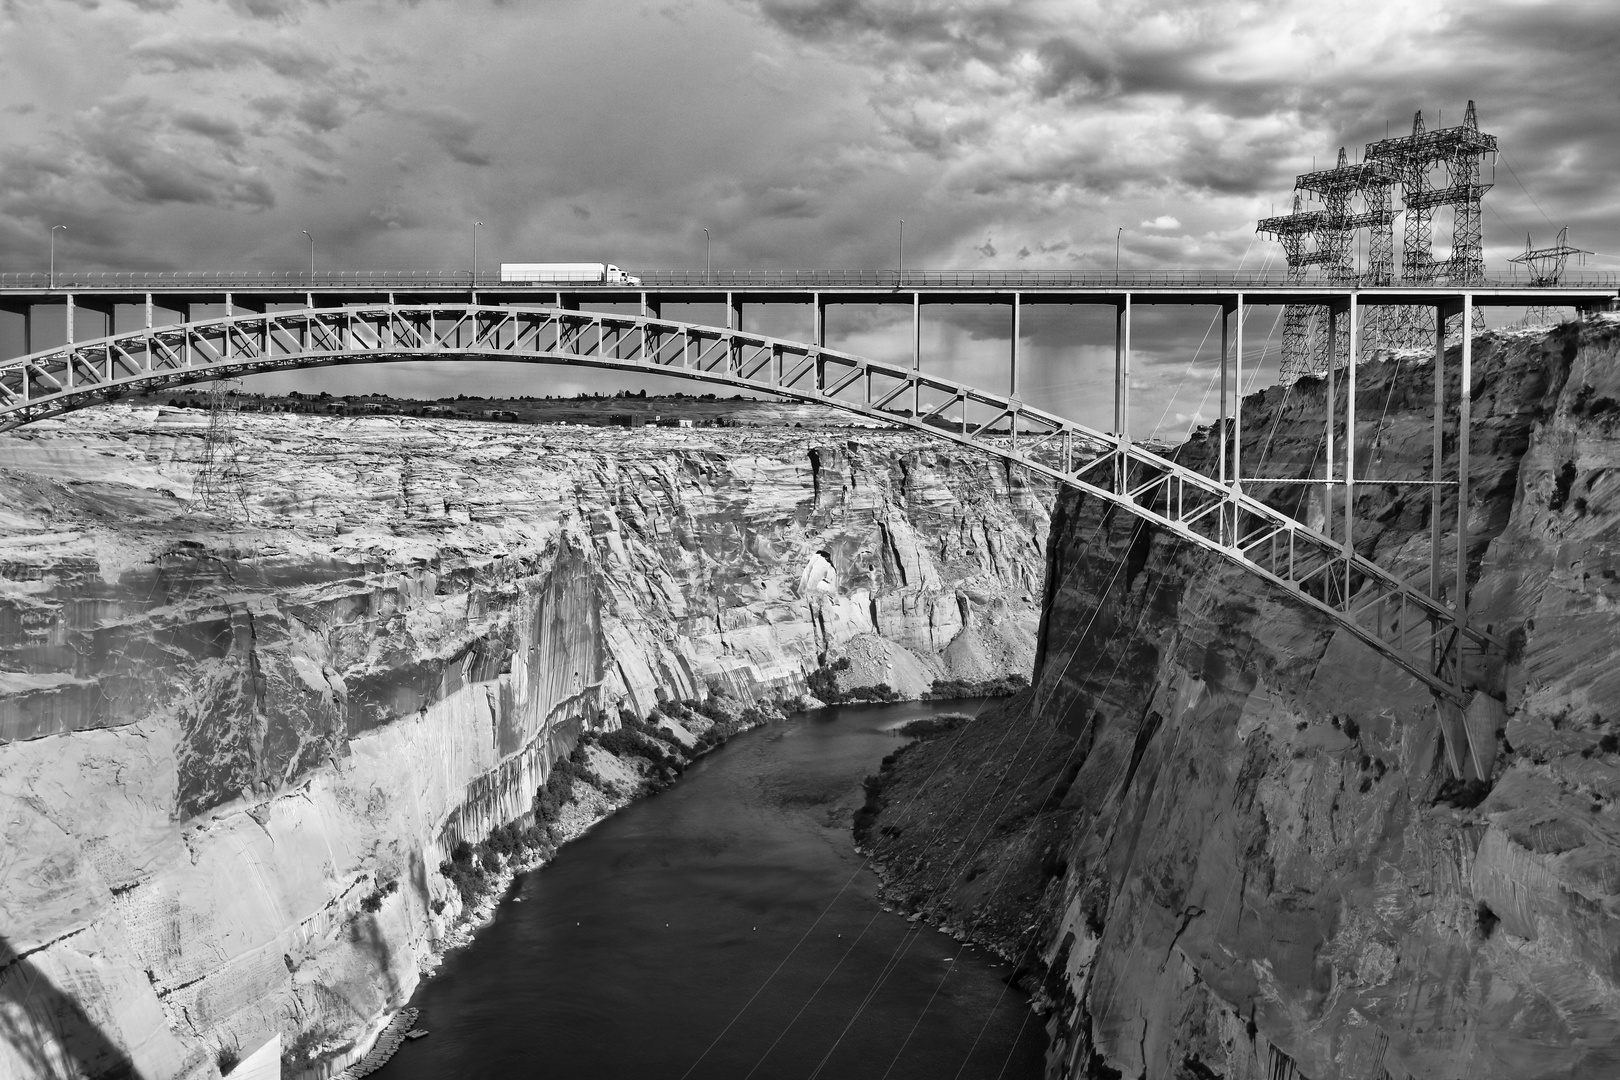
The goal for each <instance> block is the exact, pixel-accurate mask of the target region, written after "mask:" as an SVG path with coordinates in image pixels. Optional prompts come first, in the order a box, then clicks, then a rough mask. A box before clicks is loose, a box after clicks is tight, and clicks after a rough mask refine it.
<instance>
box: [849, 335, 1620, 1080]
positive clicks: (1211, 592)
mask: <svg viewBox="0 0 1620 1080" xmlns="http://www.w3.org/2000/svg"><path fill="white" fill-rule="evenodd" d="M1617 345H1620V328H1617V325H1616V323H1615V322H1614V321H1612V320H1611V319H1608V318H1599V319H1594V320H1591V321H1588V322H1586V323H1583V324H1581V325H1579V326H1575V325H1571V326H1566V327H1564V328H1562V329H1561V330H1559V331H1557V332H1554V333H1551V334H1549V335H1546V336H1545V337H1542V336H1539V335H1531V336H1526V335H1522V334H1521V335H1519V336H1517V337H1513V336H1498V337H1495V338H1490V339H1482V340H1480V341H1479V342H1477V343H1476V349H1475V391H1474V394H1473V408H1474V416H1475V421H1476V423H1475V429H1474V434H1473V438H1472V442H1471V446H1472V452H1473V455H1474V465H1475V471H1474V487H1473V498H1472V499H1471V500H1470V503H1469V505H1468V507H1467V513H1468V520H1469V522H1470V531H1471V535H1472V541H1471V543H1470V545H1469V553H1468V555H1469V579H1470V581H1471V583H1472V590H1471V604H1472V605H1473V607H1474V608H1475V610H1476V611H1477V618H1478V619H1479V620H1480V621H1481V622H1483V623H1485V624H1487V625H1489V626H1491V627H1492V628H1493V629H1494V630H1495V632H1497V633H1499V634H1500V635H1502V636H1503V637H1504V638H1505V639H1506V640H1507V644H1508V648H1507V650H1506V652H1505V654H1504V655H1501V656H1495V657H1489V656H1488V657H1483V658H1480V657H1474V658H1471V659H1470V664H1469V681H1470V683H1471V684H1472V686H1473V688H1474V689H1475V690H1476V691H1477V693H1476V695H1475V698H1474V704H1473V705H1471V706H1470V707H1469V710H1468V714H1469V718H1470V723H1471V724H1472V726H1473V729H1474V730H1473V735H1474V737H1475V740H1476V747H1475V751H1476V754H1477V757H1478V758H1479V760H1480V761H1481V762H1482V765H1483V768H1484V770H1485V772H1486V773H1487V774H1488V775H1486V776H1485V777H1483V778H1477V777H1474V776H1473V772H1472V769H1473V766H1472V764H1471V760H1472V758H1473V756H1474V755H1471V754H1470V753H1469V751H1468V747H1467V740H1466V739H1465V738H1464V734H1465V733H1464V731H1463V728H1462V718H1461V717H1459V716H1456V715H1452V714H1448V713H1446V712H1444V711H1439V710H1437V709H1436V706H1435V703H1434V700H1433V699H1432V698H1431V697H1430V695H1429V694H1428V693H1427V692H1425V691H1424V690H1423V689H1422V688H1421V687H1420V686H1419V685H1417V684H1415V682H1414V680H1412V679H1410V678H1409V677H1406V676H1405V675H1404V674H1403V673H1402V672H1400V671H1399V670H1398V669H1396V668H1394V667H1393V666H1392V665H1389V664H1387V663H1384V662H1381V661H1380V660H1379V659H1378V658H1377V657H1376V656H1375V654H1373V653H1372V652H1371V651H1370V650H1368V649H1367V648H1366V647H1364V646H1362V645H1361V644H1359V643H1357V642H1355V641H1354V640H1350V639H1349V638H1348V637H1347V636H1346V635H1343V634H1341V633H1336V632H1335V631H1334V629H1333V627H1332V626H1331V625H1330V624H1329V623H1327V622H1326V621H1325V620H1323V619H1320V618H1318V617H1315V616H1313V615H1312V614H1311V613H1310V612H1309V611H1308V610H1305V609H1303V608H1301V607H1300V606H1298V605H1295V604H1291V603H1290V602H1289V600H1288V598H1287V597H1286V596H1285V595H1283V594H1281V593H1280V592H1279V591H1276V590H1274V589H1272V588H1271V587H1269V586H1266V585H1264V584H1263V583H1261V582H1259V581H1258V580H1256V579H1251V578H1248V577H1246V576H1245V575H1244V574H1243V573H1242V572H1241V571H1238V570H1237V569H1235V568H1233V567H1231V566H1229V565H1227V564H1224V563H1223V562H1220V561H1217V560H1215V559H1213V558H1210V557H1206V556H1203V555H1200V554H1197V553H1195V552H1194V551H1191V550H1189V549H1188V548H1186V547H1185V546H1184V545H1182V544H1181V543H1180V542H1178V541H1177V540H1175V539H1174V538H1172V537H1169V536H1165V535H1162V534H1159V533H1156V532H1154V531H1153V530H1152V529H1150V528H1147V527H1144V526H1142V525H1141V524H1140V523H1139V522H1137V521H1135V520H1133V519H1131V518H1129V517H1127V516H1125V515H1123V514H1111V513H1109V512H1107V511H1106V510H1104V509H1103V508H1101V507H1100V505H1099V504H1097V503H1096V502H1095V501H1093V500H1087V499H1085V498H1081V497H1077V496H1074V495H1070V494H1065V495H1064V496H1062V497H1061V498H1060V499H1059V502H1058V506H1057V509H1056V510H1055V511H1054V518H1053V537H1052V541H1051V544H1050V555H1051V557H1050V562H1049V571H1048V579H1047V587H1046V593H1045V613H1044V618H1043V623H1042V628H1041V638H1040V642H1039V648H1040V657H1039V660H1038V663H1037V670H1036V676H1035V684H1034V686H1033V688H1032V689H1031V690H1030V691H1029V692H1027V693H1025V694H1023V695H1021V696H1020V697H1019V698H1018V699H1017V700H1015V701H1014V702H1012V703H1010V704H1009V705H1007V706H1006V707H1004V708H1002V709H999V710H997V711H994V712H992V713H990V714H988V715H986V716H985V717H983V718H981V719H980V720H979V721H977V722H975V723H972V724H969V725H967V726H966V727H964V728H961V729H959V730H958V731H957V732H954V733H952V734H951V735H949V736H945V737H939V738H935V739H932V740H929V741H927V742H924V743H921V744H918V745H916V746H915V747H914V748H912V749H911V750H909V751H907V752H905V753H903V754H901V755H900V756H899V758H898V761H896V762H893V763H891V764H890V765H889V766H888V767H887V768H886V770H885V772H884V774H883V777H882V778H880V779H878V780H875V781H874V782H872V784H871V785H870V790H871V791H872V798H871V802H870V808H869V809H870V811H875V812H876V813H875V816H874V817H871V819H870V820H869V821H866V822H863V825H864V826H865V829H864V837H865V842H866V843H867V844H868V845H869V846H870V847H871V848H873V849H874V851H875V852H876V854H877V855H878V857H879V858H880V859H881V860H882V861H883V863H884V872H885V876H886V879H887V883H888V888H889V890H890V892H891V894H892V895H894V896H895V897H896V898H897V899H898V900H900V901H901V902H903V903H905V904H906V905H908V906H910V907H912V908H915V909H918V910H921V911H923V912H925V913H926V914H927V915H928V916H929V917H931V918H935V919H938V920H940V921H942V922H944V923H945V924H946V925H948V926H951V927H953V928H954V929H955V930H957V931H958V932H959V933H962V934H965V935H972V936H975V937H978V938H980V939H981V940H985V941H987V942H989V943H991V944H993V945H994V946H995V947H997V948H998V949H1000V950H1001V951H1002V952H1003V953H1004V954H1005V955H1007V956H1009V957H1011V958H1016V959H1017V960H1018V961H1019V962H1020V963H1021V964H1022V965H1023V967H1024V969H1025V972H1026V978H1028V979H1029V980H1030V981H1031V982H1032V983H1034V984H1036V986H1037V988H1038V990H1039V992H1040V994H1041V996H1042V997H1044V998H1045V1000H1046V1002H1047V1004H1048V1005H1049V1006H1050V1012H1049V1013H1048V1016H1047V1028H1048V1032H1049V1033H1050V1036H1051V1040H1052V1041H1051V1047H1050V1052H1049V1056H1048V1063H1049V1070H1048V1071H1049V1075H1050V1076H1053V1077H1063V1076H1069V1077H1095V1078H1104V1077H1121V1076H1124V1077H1148V1078H1152V1080H1158V1078H1199V1080H1209V1078H1211V1077H1226V1078H1229V1080H1249V1078H1264V1080H1279V1078H1282V1080H1287V1078H1294V1077H1309V1078H1311V1080H1336V1078H1343V1080H1361V1078H1366V1077H1393V1078H1397V1080H1402V1078H1407V1077H1423V1078H1429V1077H1436V1078H1450V1077H1465V1076H1489V1077H1493V1078H1519V1077H1525V1078H1529V1077H1538V1078H1540V1077H1547V1078H1552V1077H1558V1078H1576V1077H1583V1078H1584V1077H1602V1076H1611V1075H1617V1074H1620V951H1617V950H1620V918H1617V916H1620V825H1617V820H1620V818H1617V815H1620V806H1617V804H1616V802H1615V799H1616V796H1617V795H1620V756H1617V747H1620V742H1617V737H1620V729H1616V728H1615V727H1614V723H1615V718H1616V714H1617V711H1620V693H1617V687H1616V685H1615V679H1616V677H1617V676H1616V670H1617V669H1616V665H1615V664H1614V662H1613V654H1614V650H1615V642H1616V641H1617V640H1620V616H1617V614H1616V611H1617V609H1616V603H1615V601H1616V598H1617V597H1620V592H1617V588H1620V586H1617V584H1616V583H1617V581H1620V546H1617V541H1616V538H1615V535H1614V525H1613V519H1614V518H1615V516H1616V515H1615V514H1614V513H1612V512H1611V510H1610V508H1609V507H1608V496H1609V495H1610V494H1611V493H1613V491H1614V490H1615V487H1616V485H1617V484H1620V473H1617V472H1616V471H1615V468H1614V463H1615V462H1616V461H1617V460H1620V440H1617V437H1616V436H1617V430H1620V368H1617V366H1616V364H1615V356H1616V352H1617ZM1454 360H1455V354H1453V361H1454ZM1452 367H1453V370H1455V363H1454V362H1453V365H1452ZM1432 370H1433V369H1432V366H1431V365H1429V364H1427V363H1424V362H1421V361H1418V362H1413V361H1411V360H1407V361H1405V362H1403V363H1395V362H1390V363H1370V364H1367V365H1364V366H1363V368H1362V369H1361V391H1362V392H1361V396H1360V405H1361V408H1360V409H1359V410H1358V413H1357V417H1356V438H1357V442H1358V456H1359V458H1360V460H1361V461H1362V462H1363V463H1364V465H1365V469H1366V472H1365V473H1364V474H1362V475H1363V476H1364V478H1365V482H1366V483H1365V486H1364V487H1363V488H1362V489H1361V497H1360V499H1359V501H1358V507H1357V515H1358V532H1357V544H1358V548H1360V549H1361V550H1362V551H1363V552H1364V553H1367V554H1370V555H1373V556H1374V557H1376V558H1377V559H1378V560H1379V561H1381V562H1382V563H1384V564H1385V565H1388V566H1391V567H1393V568H1395V569H1396V570H1398V571H1399V572H1401V573H1403V574H1414V575H1415V574H1418V573H1420V572H1422V571H1423V570H1424V568H1425V567H1426V565H1427V557H1428V541H1427V529H1428V524H1429V497H1428V495H1427V493H1426V492H1425V491H1424V490H1423V489H1421V488H1414V487H1399V486H1394V485H1390V484H1384V485H1380V484H1379V482H1378V481H1380V480H1397V479H1420V478H1422V477H1423V476H1424V474H1425V470H1426V467H1427V459H1428V453H1429V450H1428V439H1429V436H1428V427H1429V416H1430V415H1431V414H1430V412H1429V410H1430V409H1431V408H1432V405H1430V404H1429V403H1430V402H1431V401H1432V398H1431V393H1432V390H1431V387H1432ZM1322 389H1323V388H1322V386H1321V384H1320V383H1319V382H1312V381H1305V382H1302V383H1300V384H1298V385H1296V386H1295V387H1294V388H1293V389H1292V390H1289V391H1283V390H1280V389H1272V390H1269V391H1267V392H1265V393H1264V394H1261V395H1256V396H1254V397H1251V398H1250V399H1249V401H1248V402H1247V404H1246V405H1245V416H1246V419H1247V421H1248V422H1249V423H1250V425H1251V430H1250V432H1249V433H1247V434H1248V435H1249V436H1250V438H1252V444H1248V443H1246V446H1245V450H1244V453H1245V458H1246V460H1247V461H1249V462H1257V461H1260V460H1261V456H1262V455H1264V463H1265V466H1266V469H1267V475H1277V476H1286V475H1293V476H1308V475H1313V474H1314V475H1321V460H1320V454H1321V450H1322V439H1321V430H1320V427H1319V421H1312V422H1310V423H1307V421H1306V420H1305V417H1306V415H1307V414H1308V413H1309V412H1310V411H1311V409H1310V408H1307V407H1314V410H1315V414H1316V415H1317V416H1320V403H1321V397H1322ZM1342 400H1343V399H1342V396H1341V398H1340V401H1341V404H1342ZM1447 400H1448V406H1449V408H1450V409H1454V408H1455V403H1456V400H1457V384H1456V380H1455V378H1454V377H1453V378H1452V380H1451V386H1450V388H1449V393H1448V398H1447ZM1339 449H1340V453H1341V457H1340V460H1341V461H1342V451H1343V447H1342V445H1341V446H1340V448H1339ZM1211 452H1212V450H1211V447H1210V445H1209V443H1208V440H1207V433H1206V436H1205V437H1202V438H1196V439H1194V440H1192V441H1191V442H1190V443H1189V444H1188V445H1187V446H1185V447H1183V448H1182V449H1181V450H1180V453H1181V454H1182V455H1183V458H1184V460H1187V461H1189V462H1199V461H1207V460H1208V459H1209V457H1210V454H1211ZM1446 453H1447V458H1448V461H1450V460H1454V456H1455V444H1454V440H1448V444H1447V447H1446ZM1300 490H1301V489H1300V488H1298V487H1292V488H1288V487H1282V486H1274V487H1273V488H1272V489H1270V490H1269V491H1265V492H1264V497H1267V498H1269V499H1272V500H1273V501H1274V502H1275V503H1276V504H1277V505H1280V506H1285V507H1287V508H1289V509H1297V510H1298V512H1299V513H1301V514H1302V515H1314V516H1315V517H1316V519H1317V520H1320V519H1321V515H1322V507H1321V505H1320V504H1318V505H1316V506H1314V507H1313V506H1311V505H1310V504H1309V503H1307V502H1304V501H1303V500H1302V499H1301V495H1300ZM1454 515H1455V498H1454V497H1453V498H1449V499H1447V500H1446V502H1445V505H1444V506H1443V507H1442V511H1441V517H1440V520H1441V521H1442V522H1443V523H1446V525H1447V531H1448V533H1449V535H1448V536H1447V538H1446V541H1445V543H1446V546H1447V550H1448V551H1450V550H1453V549H1454V548H1453V545H1454V540H1455V532H1454V528H1453V527H1452V526H1451V525H1450V522H1452V521H1453V520H1454ZM1444 569H1445V572H1446V573H1447V574H1448V576H1449V575H1450V573H1451V572H1452V563H1451V560H1449V559H1448V560H1447V566H1446V567H1445V568H1444ZM1448 736H1449V738H1448ZM1451 760H1458V761H1460V762H1461V766H1462V769H1463V770H1464V774H1465V775H1464V778H1463V779H1465V780H1468V779H1472V780H1473V781H1474V782H1472V783H1464V782H1459V781H1458V780H1457V779H1456V778H1454V777H1453V776H1452V766H1451V764H1450V761H1451Z"/></svg>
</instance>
